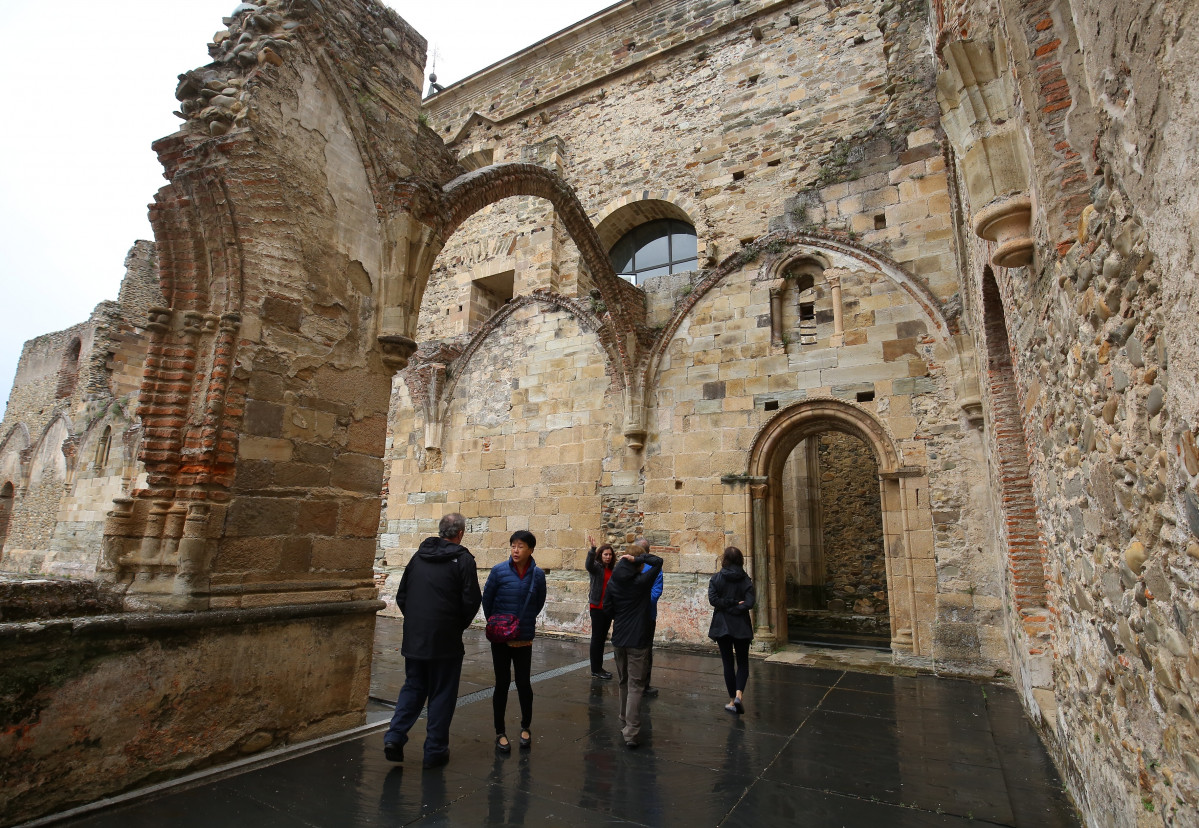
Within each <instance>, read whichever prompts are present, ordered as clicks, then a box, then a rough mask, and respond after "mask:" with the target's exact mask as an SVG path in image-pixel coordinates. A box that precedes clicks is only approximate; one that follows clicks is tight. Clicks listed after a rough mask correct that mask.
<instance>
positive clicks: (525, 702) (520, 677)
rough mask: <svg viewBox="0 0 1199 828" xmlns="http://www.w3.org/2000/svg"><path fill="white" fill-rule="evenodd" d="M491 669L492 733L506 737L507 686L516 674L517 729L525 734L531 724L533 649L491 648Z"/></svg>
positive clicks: (499, 645) (495, 645) (498, 646)
mask: <svg viewBox="0 0 1199 828" xmlns="http://www.w3.org/2000/svg"><path fill="white" fill-rule="evenodd" d="M491 666H492V667H493V668H495V694H494V695H493V696H492V697H491V710H492V713H493V714H494V715H495V733H496V735H497V736H498V735H499V734H501V733H506V732H507V731H506V730H505V728H504V714H505V712H507V709H508V685H509V684H511V683H512V674H513V672H515V673H516V697H517V698H518V699H520V729H521V730H528V729H529V725H530V724H531V723H532V721H533V683H532V682H531V681H530V680H529V673H530V671H531V670H532V667H533V648H532V647H509V646H508V645H507V644H495V643H493V644H492V645H491Z"/></svg>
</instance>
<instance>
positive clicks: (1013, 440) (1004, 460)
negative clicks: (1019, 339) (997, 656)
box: [982, 267, 1051, 656]
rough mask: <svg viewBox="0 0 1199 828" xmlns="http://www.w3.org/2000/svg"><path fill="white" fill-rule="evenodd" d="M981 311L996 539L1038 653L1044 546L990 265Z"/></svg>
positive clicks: (1044, 629)
mask: <svg viewBox="0 0 1199 828" xmlns="http://www.w3.org/2000/svg"><path fill="white" fill-rule="evenodd" d="M982 310H983V331H984V335H985V337H986V360H987V371H986V376H987V384H988V387H989V391H990V406H989V409H988V414H989V416H988V417H987V426H988V428H987V431H988V436H989V438H990V442H991V447H992V456H993V458H994V466H995V468H994V476H995V480H996V481H997V488H998V490H999V495H1000V497H999V502H1000V509H1001V510H1002V511H1001V528H1002V532H1003V538H1002V540H1003V543H1004V544H1005V545H1006V548H1007V555H1006V559H1007V562H1008V572H1009V580H1010V584H1011V596H1012V600H1013V602H1014V603H1015V608H1016V612H1017V613H1018V614H1019V616H1020V621H1021V623H1022V624H1023V627H1024V632H1026V633H1027V634H1028V636H1029V640H1030V642H1031V644H1030V655H1034V656H1037V655H1043V654H1045V653H1046V652H1047V648H1048V646H1049V643H1048V639H1049V618H1050V617H1051V616H1050V615H1049V613H1047V612H1046V611H1045V601H1046V589H1045V561H1044V559H1045V544H1044V541H1043V540H1042V538H1041V529H1040V525H1039V521H1038V520H1037V505H1036V500H1035V498H1034V497H1033V491H1032V479H1031V475H1030V472H1029V466H1028V445H1027V443H1026V442H1025V438H1024V422H1023V417H1022V416H1021V405H1020V400H1019V398H1018V396H1017V388H1016V374H1015V368H1014V360H1013V357H1012V345H1011V341H1010V340H1009V338H1008V330H1007V322H1006V319H1005V317H1006V314H1005V313H1004V309H1003V299H1002V297H1001V295H1000V292H999V285H998V283H997V282H996V281H995V274H994V272H993V271H992V270H991V268H990V267H987V268H984V269H983V278H982Z"/></svg>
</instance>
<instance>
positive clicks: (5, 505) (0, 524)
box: [0, 480, 16, 556]
mask: <svg viewBox="0 0 1199 828" xmlns="http://www.w3.org/2000/svg"><path fill="white" fill-rule="evenodd" d="M15 494H16V490H15V489H14V488H13V484H12V481H11V480H6V481H4V485H3V486H0V556H3V554H4V544H5V543H7V542H8V523H9V521H10V520H12V507H13V499H14V496H15Z"/></svg>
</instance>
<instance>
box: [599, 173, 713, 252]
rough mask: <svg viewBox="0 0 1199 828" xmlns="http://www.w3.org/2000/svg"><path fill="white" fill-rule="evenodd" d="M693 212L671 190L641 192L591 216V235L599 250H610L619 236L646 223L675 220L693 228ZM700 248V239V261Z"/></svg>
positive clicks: (688, 202) (606, 206)
mask: <svg viewBox="0 0 1199 828" xmlns="http://www.w3.org/2000/svg"><path fill="white" fill-rule="evenodd" d="M697 212H698V211H697V210H696V208H695V206H694V205H693V204H692V203H691V202H690V200H689V199H687V198H686V197H684V196H683V195H682V194H680V193H677V192H675V191H674V190H643V191H641V192H639V193H635V194H633V195H628V196H625V197H624V198H618V199H616V200H615V201H613V202H611V203H609V204H605V205H604V207H603V209H601V210H600V211H599V212H598V213H597V214H596V216H595V232H596V234H597V235H598V236H599V240H600V243H601V244H602V245H603V248H604V249H605V250H611V249H612V245H614V244H616V242H617V241H618V240H619V239H620V237H621V236H623V235H624V234H625V233H627V232H629V231H630V230H632V229H633V228H634V227H637V226H638V225H641V224H645V223H646V222H648V221H654V220H656V219H676V220H678V221H685V222H687V224H690V225H691V226H692V227H695V226H696V223H695V216H696V214H697ZM704 244H705V242H704V240H703V239H701V240H700V258H701V259H703V257H704V251H705V249H706V248H705V246H704Z"/></svg>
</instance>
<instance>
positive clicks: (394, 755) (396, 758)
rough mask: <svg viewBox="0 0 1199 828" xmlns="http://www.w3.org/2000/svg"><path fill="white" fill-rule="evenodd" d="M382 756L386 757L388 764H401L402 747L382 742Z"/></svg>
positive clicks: (402, 756)
mask: <svg viewBox="0 0 1199 828" xmlns="http://www.w3.org/2000/svg"><path fill="white" fill-rule="evenodd" d="M383 755H384V756H385V757H387V761H388V762H403V761H404V746H403V745H397V744H396V743H395V742H384V743H383Z"/></svg>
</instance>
